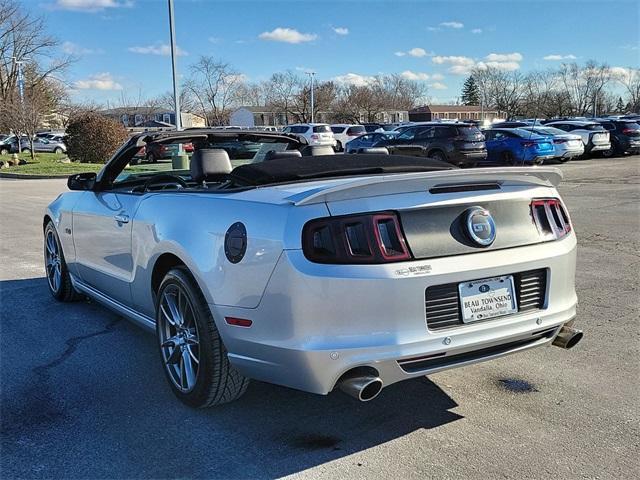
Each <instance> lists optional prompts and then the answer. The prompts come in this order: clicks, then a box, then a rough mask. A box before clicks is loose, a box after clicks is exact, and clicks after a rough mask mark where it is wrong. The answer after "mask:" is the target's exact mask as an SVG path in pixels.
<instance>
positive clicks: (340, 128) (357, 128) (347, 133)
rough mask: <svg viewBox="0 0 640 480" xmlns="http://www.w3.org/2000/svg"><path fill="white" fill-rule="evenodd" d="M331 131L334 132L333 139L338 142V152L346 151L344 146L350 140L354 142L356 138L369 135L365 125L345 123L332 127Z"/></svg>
mask: <svg viewBox="0 0 640 480" xmlns="http://www.w3.org/2000/svg"><path fill="white" fill-rule="evenodd" d="M331 131H332V132H333V138H335V140H336V151H337V152H341V151H342V150H344V146H345V145H346V144H347V142H348V141H349V140H353V139H354V138H355V137H357V136H359V135H362V134H363V133H367V130H366V129H365V127H364V126H363V125H353V124H344V123H341V124H334V125H331Z"/></svg>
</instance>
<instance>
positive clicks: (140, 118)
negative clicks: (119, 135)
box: [133, 113, 143, 126]
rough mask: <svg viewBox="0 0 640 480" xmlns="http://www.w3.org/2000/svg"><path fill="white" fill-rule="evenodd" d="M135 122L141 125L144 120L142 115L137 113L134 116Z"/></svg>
mask: <svg viewBox="0 0 640 480" xmlns="http://www.w3.org/2000/svg"><path fill="white" fill-rule="evenodd" d="M133 122H134V123H135V125H136V126H138V125H140V124H141V123H142V122H143V119H142V115H140V114H139V113H136V115H135V117H133Z"/></svg>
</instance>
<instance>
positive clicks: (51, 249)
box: [44, 230, 62, 293]
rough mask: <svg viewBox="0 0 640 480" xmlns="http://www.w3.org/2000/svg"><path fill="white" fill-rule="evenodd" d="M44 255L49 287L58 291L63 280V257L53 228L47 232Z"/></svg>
mask: <svg viewBox="0 0 640 480" xmlns="http://www.w3.org/2000/svg"><path fill="white" fill-rule="evenodd" d="M44 255H45V265H46V269H47V280H48V282H49V287H50V288H51V290H52V291H53V292H55V293H57V292H58V291H59V290H60V284H61V282H62V258H61V256H60V245H59V244H58V239H57V238H56V235H55V233H54V232H53V230H49V231H48V232H47V236H46V239H45V250H44Z"/></svg>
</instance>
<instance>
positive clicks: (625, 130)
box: [622, 128, 640, 135]
mask: <svg viewBox="0 0 640 480" xmlns="http://www.w3.org/2000/svg"><path fill="white" fill-rule="evenodd" d="M622 133H624V134H625V135H631V134H632V133H640V130H638V129H637V128H623V129H622Z"/></svg>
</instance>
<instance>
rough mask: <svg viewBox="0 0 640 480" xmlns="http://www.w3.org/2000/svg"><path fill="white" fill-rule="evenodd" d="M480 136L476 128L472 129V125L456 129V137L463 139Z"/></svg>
mask: <svg viewBox="0 0 640 480" xmlns="http://www.w3.org/2000/svg"><path fill="white" fill-rule="evenodd" d="M479 134H481V132H480V130H479V129H478V127H474V126H473V125H469V126H464V127H458V135H460V136H463V137H475V136H476V135H479Z"/></svg>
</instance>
